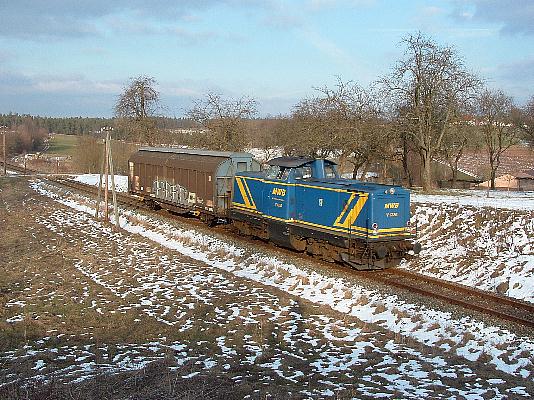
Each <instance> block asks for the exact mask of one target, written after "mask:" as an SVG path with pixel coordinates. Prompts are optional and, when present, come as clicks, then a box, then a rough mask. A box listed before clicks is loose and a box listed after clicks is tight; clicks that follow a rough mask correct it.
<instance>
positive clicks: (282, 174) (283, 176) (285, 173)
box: [276, 167, 289, 181]
mask: <svg viewBox="0 0 534 400" xmlns="http://www.w3.org/2000/svg"><path fill="white" fill-rule="evenodd" d="M288 176H289V168H284V167H282V168H281V169H280V172H279V173H278V175H277V176H276V178H277V179H282V180H283V181H285V180H286V179H287V177H288Z"/></svg>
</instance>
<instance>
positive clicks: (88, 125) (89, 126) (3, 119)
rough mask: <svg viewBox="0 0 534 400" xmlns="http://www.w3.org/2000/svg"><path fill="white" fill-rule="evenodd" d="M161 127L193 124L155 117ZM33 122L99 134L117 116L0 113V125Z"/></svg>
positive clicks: (62, 130)
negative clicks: (54, 115)
mask: <svg viewBox="0 0 534 400" xmlns="http://www.w3.org/2000/svg"><path fill="white" fill-rule="evenodd" d="M155 121H156V124H155V126H156V127H157V128H159V129H186V128H190V127H192V126H193V122H192V121H191V120H190V119H188V118H175V117H163V116H158V117H155ZM29 123H31V124H32V125H34V126H37V127H39V128H43V129H45V130H46V131H47V132H48V133H59V134H63V135H88V134H95V135H98V134H99V133H100V131H101V129H102V128H104V127H107V126H114V125H115V118H94V117H41V116H38V115H37V116H35V115H28V114H16V113H15V114H12V113H10V114H0V126H2V125H3V126H8V127H16V126H21V125H26V124H29Z"/></svg>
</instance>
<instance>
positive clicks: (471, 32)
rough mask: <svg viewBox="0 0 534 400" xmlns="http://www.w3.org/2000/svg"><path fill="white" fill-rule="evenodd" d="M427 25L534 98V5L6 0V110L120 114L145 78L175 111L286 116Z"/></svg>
mask: <svg viewBox="0 0 534 400" xmlns="http://www.w3.org/2000/svg"><path fill="white" fill-rule="evenodd" d="M417 31H421V32H423V33H424V34H426V35H428V36H430V37H432V38H433V39H434V40H435V41H437V42H438V43H440V44H443V45H452V46H454V47H455V48H456V49H457V51H458V53H459V54H460V55H461V57H462V58H463V59H464V61H465V64H466V66H467V67H468V68H469V69H470V70H471V71H472V72H474V73H476V74H478V75H479V76H481V77H482V78H483V79H484V80H485V82H486V84H487V85H488V86H489V87H491V88H495V89H502V90H504V91H505V92H506V93H508V94H509V95H511V96H513V97H514V99H515V100H516V102H517V103H518V104H519V105H521V104H524V103H525V102H526V101H527V99H529V98H530V97H531V96H533V95H534V0H515V1H513V0H502V1H497V0H450V1H402V0H398V1H395V0H389V1H387V0H382V1H380V0H295V1H282V0H265V1H260V0H248V1H246V0H220V1H215V0H196V1H195V0H181V1H180V0H175V1H170V0H152V1H149V0H89V1H88V0H78V1H74V0H47V1H45V0H33V1H32V0H0V113H7V112H18V113H30V114H39V115H49V116H78V115H79V116H111V115H112V114H113V106H114V103H115V101H116V99H117V96H118V95H119V94H120V92H121V90H122V88H123V87H124V86H125V85H126V84H127V83H128V80H129V78H131V77H135V76H138V75H148V76H152V77H154V78H155V79H156V81H157V82H158V90H159V91H160V93H161V98H162V104H163V105H164V106H165V108H164V114H166V115H169V116H182V115H183V114H184V113H185V112H186V111H187V110H188V109H189V108H190V107H191V105H192V100H193V99H197V98H201V97H202V96H203V94H205V93H206V92H207V91H209V90H211V91H215V92H218V93H220V94H223V95H224V96H228V97H240V96H244V95H246V96H250V97H254V98H255V99H256V100H257V101H258V110H259V115H260V116H265V115H276V114H279V113H287V112H289V111H290V110H291V107H292V106H293V105H294V104H295V103H297V102H298V101H299V100H300V99H302V98H304V97H306V96H310V95H313V92H314V89H313V88H314V87H320V86H325V85H327V86H332V85H333V84H334V83H335V81H336V76H339V77H341V78H342V79H343V80H345V81H346V80H352V81H354V82H357V83H358V84H360V85H362V86H367V85H369V84H371V83H372V82H373V81H375V80H376V79H378V78H379V77H380V76H383V75H385V74H387V73H388V72H389V71H390V70H391V68H392V67H393V65H394V63H395V61H396V60H398V59H400V58H401V57H402V53H403V48H402V44H401V40H402V38H403V37H406V36H407V35H409V34H411V33H416V32H417Z"/></svg>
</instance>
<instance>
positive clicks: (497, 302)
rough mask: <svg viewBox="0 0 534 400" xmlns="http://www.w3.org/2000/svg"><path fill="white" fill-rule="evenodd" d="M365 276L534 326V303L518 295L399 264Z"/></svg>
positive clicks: (527, 325) (497, 316) (523, 324)
mask: <svg viewBox="0 0 534 400" xmlns="http://www.w3.org/2000/svg"><path fill="white" fill-rule="evenodd" d="M365 277H366V278H368V279H370V280H373V281H377V282H380V283H383V284H385V285H388V286H393V287H396V288H400V289H404V290H407V291H409V292H412V293H418V294H421V295H424V296H426V297H431V298H434V299H439V300H442V301H445V302H447V303H450V304H454V305H457V306H460V307H463V308H466V309H470V310H474V311H478V312H481V313H484V314H487V315H491V316H493V317H496V318H499V319H502V320H505V321H510V322H514V323H517V324H520V325H522V326H525V327H530V328H534V304H531V303H527V302H524V301H521V300H518V299H513V298H511V297H507V296H503V295H499V294H497V293H492V292H488V291H484V290H480V289H476V288H472V287H468V286H465V285H462V284H459V283H454V282H450V281H446V280H443V279H439V278H433V277H430V276H427V275H423V274H419V273H416V272H410V271H406V270H403V269H398V268H392V269H388V270H383V271H374V272H371V273H368V274H366V275H365Z"/></svg>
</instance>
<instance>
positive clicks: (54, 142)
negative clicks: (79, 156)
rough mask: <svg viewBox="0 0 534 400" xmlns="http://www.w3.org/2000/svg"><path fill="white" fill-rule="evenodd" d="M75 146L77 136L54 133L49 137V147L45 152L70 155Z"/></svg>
mask: <svg viewBox="0 0 534 400" xmlns="http://www.w3.org/2000/svg"><path fill="white" fill-rule="evenodd" d="M76 146H78V136H74V135H61V134H56V135H54V136H52V137H51V138H50V147H49V148H48V149H47V150H46V151H45V153H46V154H48V155H57V156H63V155H64V156H72V155H73V153H74V151H75V149H76Z"/></svg>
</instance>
